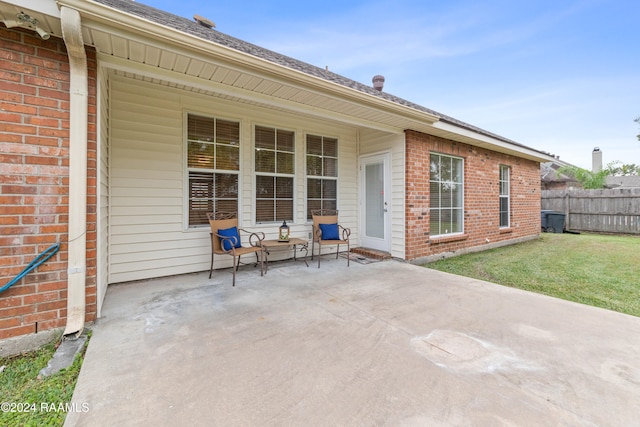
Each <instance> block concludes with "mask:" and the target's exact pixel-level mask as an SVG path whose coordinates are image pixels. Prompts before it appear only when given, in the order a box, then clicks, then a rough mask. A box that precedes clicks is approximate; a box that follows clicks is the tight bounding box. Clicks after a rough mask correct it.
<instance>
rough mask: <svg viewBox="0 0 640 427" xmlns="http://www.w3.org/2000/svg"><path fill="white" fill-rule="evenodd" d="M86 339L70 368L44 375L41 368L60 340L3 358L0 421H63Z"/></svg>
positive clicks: (17, 423) (52, 423)
mask: <svg viewBox="0 0 640 427" xmlns="http://www.w3.org/2000/svg"><path fill="white" fill-rule="evenodd" d="M88 341H89V340H87V343H88ZM87 343H85V347H84V349H83V351H82V352H81V353H80V354H78V355H77V356H76V359H75V361H74V362H73V364H72V365H71V366H70V367H69V368H67V369H63V370H62V371H60V372H58V373H57V374H54V375H51V376H49V377H44V378H43V377H40V375H39V372H40V370H41V369H42V368H44V367H46V366H47V364H48V363H49V360H50V359H51V357H52V356H53V354H54V353H55V351H56V348H57V341H56V342H52V343H49V344H47V345H45V346H43V347H41V348H40V349H38V350H36V351H33V352H29V353H23V354H20V355H17V356H13V357H5V358H0V367H2V366H4V369H3V370H2V372H0V404H2V408H0V425H3V426H38V427H39V426H61V425H63V424H64V420H65V417H66V415H67V413H66V409H65V404H70V403H71V397H72V396H73V390H74V388H75V386H76V381H77V379H78V375H79V374H80V367H81V365H82V360H83V357H84V351H85V350H86V346H87ZM7 403H8V404H9V405H11V406H8V405H7ZM80 409H82V408H80Z"/></svg>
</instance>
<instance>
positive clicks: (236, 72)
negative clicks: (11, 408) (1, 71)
mask: <svg viewBox="0 0 640 427" xmlns="http://www.w3.org/2000/svg"><path fill="white" fill-rule="evenodd" d="M20 3H25V2H24V1H16V0H13V1H2V2H0V19H3V17H4V16H5V15H6V16H12V14H15V13H16V11H18V10H24V9H25V8H24V7H22V6H19V4H20ZM55 3H57V5H58V7H63V6H64V7H69V8H72V9H75V10H77V11H78V12H79V13H80V15H81V18H82V33H83V38H84V42H85V44H87V45H90V46H93V47H94V48H95V49H96V51H97V52H98V57H99V59H100V62H101V64H108V67H110V68H111V69H113V70H115V72H121V73H126V74H127V75H130V76H133V77H134V78H139V79H144V80H151V81H153V82H155V83H159V84H165V85H170V86H172V87H180V88H182V89H185V90H191V91H195V92H198V93H205V94H208V95H211V96H218V97H223V98H226V99H232V100H234V101H237V102H243V103H248V104H251V105H258V106H263V107H266V108H270V109H277V110H281V111H289V112H293V113H295V114H302V115H308V116H310V117H319V118H324V119H328V120H334V121H338V122H341V123H345V124H349V125H353V126H358V127H362V128H367V129H375V130H380V131H384V132H389V133H402V132H404V131H405V130H408V129H410V130H415V131H418V132H423V133H427V134H431V135H436V136H441V137H444V138H448V139H451V140H454V141H458V142H464V143H466V144H470V145H473V146H479V147H483V148H487V149H490V150H494V151H499V152H504V153H508V154H512V155H514V156H517V157H523V158H527V159H530V160H534V161H541V162H544V161H549V160H550V159H553V157H552V156H550V155H546V154H545V153H542V152H539V151H536V150H533V149H530V148H527V147H524V146H521V145H519V144H515V143H510V142H509V141H508V140H504V139H500V138H499V137H493V136H491V134H485V133H479V132H476V131H473V130H470V129H467V128H464V127H459V126H456V125H454V124H451V123H447V122H444V121H441V120H440V117H439V116H438V115H436V114H432V113H429V112H426V111H421V110H419V109H416V108H413V107H411V106H408V105H403V104H401V103H398V102H393V101H390V100H388V99H385V98H384V97H380V96H374V95H372V94H369V93H366V92H363V91H361V90H357V89H355V88H351V87H348V86H345V85H342V84H338V83H336V82H333V81H331V80H327V79H323V78H320V77H318V76H314V75H311V74H307V73H304V72H302V71H300V70H296V69H293V68H288V67H286V66H283V65H281V64H277V63H275V62H271V61H268V60H266V59H263V58H260V57H257V56H254V55H251V54H249V53H245V52H242V51H239V50H236V49H233V48H231V47H229V46H225V45H222V44H219V43H215V42H212V41H209V40H206V39H203V38H200V37H196V36H194V35H192V34H188V33H186V32H183V31H179V30H176V29H174V28H170V27H167V26H165V25H161V24H159V23H157V22H154V21H152V20H149V19H145V18H142V17H139V16H136V15H133V14H130V13H126V12H124V11H122V10H119V9H115V8H112V7H109V6H106V5H103V4H101V3H97V2H94V1H87V0H58V1H57V2H55ZM52 5H54V1H53V0H30V2H29V8H30V9H31V10H32V12H33V13H34V16H35V17H36V18H38V19H39V20H41V22H44V23H46V27H45V29H46V30H47V31H49V32H50V33H51V34H52V35H54V36H60V34H61V30H60V23H59V10H58V9H57V8H56V7H52ZM212 31H213V30H212Z"/></svg>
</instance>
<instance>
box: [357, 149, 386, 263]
mask: <svg viewBox="0 0 640 427" xmlns="http://www.w3.org/2000/svg"><path fill="white" fill-rule="evenodd" d="M389 157H390V155H389V153H382V154H375V155H370V156H363V157H361V158H360V175H361V179H360V182H361V183H362V191H361V192H360V194H361V197H362V200H361V207H362V209H361V210H360V212H361V224H362V234H361V236H362V237H361V242H360V246H363V247H365V248H371V249H377V250H380V251H384V252H389V250H390V248H391V230H390V227H389V224H390V206H389V202H390V196H391V194H390V193H389V163H390V161H389Z"/></svg>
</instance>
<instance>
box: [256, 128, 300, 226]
mask: <svg viewBox="0 0 640 427" xmlns="http://www.w3.org/2000/svg"><path fill="white" fill-rule="evenodd" d="M256 128H264V129H273V130H274V132H275V137H276V146H275V148H274V149H273V150H271V149H266V150H269V151H274V153H275V157H276V164H275V167H276V170H275V171H274V172H262V171H258V170H257V166H256V152H257V151H258V150H260V149H259V148H257V147H256ZM278 131H283V132H290V133H292V134H293V151H285V150H278V146H277V134H278ZM296 139H297V133H296V132H295V131H294V130H292V129H287V128H283V127H280V126H274V125H266V124H259V123H256V124H254V125H253V151H252V156H253V172H254V174H253V178H254V189H253V195H252V197H253V203H254V214H253V221H254V224H258V225H264V224H276V223H280V221H283V220H286V221H288V222H289V223H294V222H295V216H296V191H295V189H296ZM278 152H281V153H289V154H292V155H293V171H292V173H290V174H289V173H279V172H278V171H277V155H278ZM259 176H268V177H273V178H279V177H280V178H290V179H291V182H292V197H291V204H292V207H291V218H280V219H278V218H277V204H276V203H277V200H278V198H277V197H276V194H275V191H276V188H275V186H274V198H273V200H274V217H275V218H276V219H275V220H273V221H259V220H258V218H257V215H258V200H259V198H258V197H257V194H258V177H259ZM265 200H266V199H265ZM283 200H284V199H283Z"/></svg>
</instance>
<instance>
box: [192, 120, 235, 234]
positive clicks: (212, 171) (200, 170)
mask: <svg viewBox="0 0 640 427" xmlns="http://www.w3.org/2000/svg"><path fill="white" fill-rule="evenodd" d="M190 116H198V117H203V118H207V119H212V120H214V122H215V123H217V121H218V120H222V121H226V122H233V123H237V124H238V162H239V164H238V170H230V169H217V168H215V167H214V168H196V167H190V166H189V142H190V139H189V117H190ZM183 123H184V130H183V141H184V144H183V149H184V163H183V165H184V170H185V172H184V173H185V179H184V183H185V184H184V200H185V203H184V204H183V205H184V206H183V212H184V229H185V230H187V231H188V230H197V229H202V228H204V227H209V224H208V222H203V223H202V224H193V225H192V224H191V218H190V215H191V209H190V206H191V194H190V188H191V179H190V176H191V173H192V172H193V173H203V174H210V175H211V177H212V179H213V178H214V177H215V175H216V174H227V175H236V176H237V180H236V185H237V186H238V188H237V197H236V209H237V215H238V217H239V216H240V206H241V194H242V192H241V183H240V178H241V176H242V175H241V170H242V147H241V146H242V122H241V120H239V119H237V118H230V117H222V116H218V115H213V114H208V113H203V112H199V111H185V112H184V114H183ZM211 142H212V143H214V144H217V142H216V141H215V136H214V141H211ZM229 200H230V199H229ZM212 203H213V205H214V208H213V210H215V204H216V200H215V199H212Z"/></svg>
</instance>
